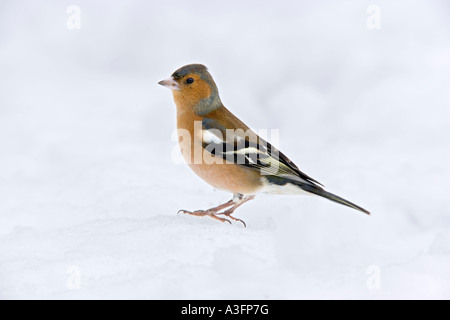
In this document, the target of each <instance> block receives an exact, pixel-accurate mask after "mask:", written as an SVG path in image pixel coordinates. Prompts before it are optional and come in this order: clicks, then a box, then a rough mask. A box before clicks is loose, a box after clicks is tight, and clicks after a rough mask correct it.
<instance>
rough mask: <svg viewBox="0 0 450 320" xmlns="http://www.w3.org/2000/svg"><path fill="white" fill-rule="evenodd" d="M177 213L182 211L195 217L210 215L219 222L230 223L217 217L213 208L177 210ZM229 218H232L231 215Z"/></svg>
mask: <svg viewBox="0 0 450 320" xmlns="http://www.w3.org/2000/svg"><path fill="white" fill-rule="evenodd" d="M178 213H184V214H190V215H192V216H197V217H205V216H208V217H211V218H213V219H216V220H219V221H220V222H228V223H229V224H231V221H230V220H228V219H225V218H221V217H218V216H217V214H219V213H217V211H214V210H195V211H187V210H179V211H178ZM230 218H231V219H234V218H233V217H230Z"/></svg>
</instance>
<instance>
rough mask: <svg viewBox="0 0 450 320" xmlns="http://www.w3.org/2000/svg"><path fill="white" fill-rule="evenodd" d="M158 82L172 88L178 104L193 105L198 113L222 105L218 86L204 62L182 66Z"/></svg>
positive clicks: (202, 113) (203, 112) (200, 113)
mask: <svg viewBox="0 0 450 320" xmlns="http://www.w3.org/2000/svg"><path fill="white" fill-rule="evenodd" d="M158 84H160V85H162V86H164V87H166V88H169V89H171V90H172V93H173V97H174V99H175V103H176V104H177V105H179V104H181V105H183V106H188V107H191V108H193V109H194V112H195V113H197V114H198V115H204V114H206V113H208V112H211V111H213V110H215V109H217V108H219V107H220V106H221V105H222V102H221V101H220V97H219V91H218V90H217V86H216V84H215V82H214V80H213V78H212V76H211V74H210V73H209V72H208V69H207V68H206V67H205V66H204V65H202V64H189V65H186V66H184V67H181V68H180V69H178V70H176V71H175V72H174V73H172V76H171V77H170V78H169V79H166V80H162V81H160V82H158Z"/></svg>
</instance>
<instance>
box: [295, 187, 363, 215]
mask: <svg viewBox="0 0 450 320" xmlns="http://www.w3.org/2000/svg"><path fill="white" fill-rule="evenodd" d="M297 185H298V186H299V187H300V188H302V189H303V190H305V191H306V192H309V193H313V194H315V195H318V196H321V197H324V198H326V199H328V200H331V201H334V202H337V203H340V204H342V205H344V206H347V207H350V208H353V209H356V210H359V211H361V212H364V213H365V214H368V215H370V212H369V211H367V210H366V209H363V208H361V207H360V206H357V205H356V204H354V203H352V202H350V201H348V200H345V199H343V198H341V197H339V196H337V195H335V194H332V193H331V192H328V191H325V190H324V189H322V188H320V187H316V186H313V185H309V184H301V185H299V184H297Z"/></svg>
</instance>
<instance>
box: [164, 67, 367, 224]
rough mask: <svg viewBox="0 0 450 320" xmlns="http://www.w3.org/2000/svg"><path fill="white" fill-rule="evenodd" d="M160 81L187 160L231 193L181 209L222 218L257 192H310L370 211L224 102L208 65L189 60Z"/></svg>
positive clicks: (226, 219) (229, 216)
mask: <svg viewBox="0 0 450 320" xmlns="http://www.w3.org/2000/svg"><path fill="white" fill-rule="evenodd" d="M158 84H160V85H162V86H164V87H166V88H169V89H170V90H171V91H172V95H173V99H174V102H175V105H176V114H177V130H178V131H177V132H178V143H179V147H180V151H181V154H182V156H183V158H184V160H185V162H186V163H187V164H188V166H189V167H190V168H191V169H192V170H193V171H194V173H195V174H197V175H198V176H199V177H200V178H202V179H203V180H204V181H205V182H207V183H208V184H210V185H211V186H213V187H214V188H216V189H220V190H224V191H228V192H230V193H232V194H233V198H232V199H231V200H229V201H228V202H225V203H223V204H221V205H218V206H216V207H213V208H209V209H206V210H195V211H188V210H179V211H178V213H183V214H189V215H193V216H201V217H204V216H208V217H211V218H213V219H216V220H218V221H221V222H228V223H230V224H231V221H230V220H232V221H239V222H241V223H242V224H243V225H244V227H245V226H246V223H245V221H244V220H242V219H239V218H236V217H235V216H234V215H233V214H234V212H235V210H236V209H237V208H239V207H240V206H241V205H243V204H244V203H246V202H248V201H250V200H253V199H254V198H255V196H256V194H259V193H270V194H305V193H306V194H312V195H316V196H320V197H323V198H326V199H328V200H331V201H333V202H336V203H339V204H342V205H345V206H347V207H350V208H353V209H356V210H358V211H361V212H363V213H365V214H367V215H370V212H369V211H367V210H366V209H363V208H362V207H360V206H358V205H356V204H354V203H352V202H350V201H348V200H345V199H344V198H341V197H339V196H337V195H335V194H333V193H330V192H328V191H326V190H325V189H324V186H323V185H322V184H321V183H320V182H318V181H317V180H315V179H313V178H311V177H310V176H308V175H307V174H305V173H303V172H302V171H300V169H299V168H298V167H297V166H296V165H295V164H294V162H292V161H291V160H290V159H289V158H288V157H287V156H285V155H284V154H283V153H282V152H281V151H279V150H278V149H277V148H275V147H274V146H272V145H271V144H270V143H269V142H267V141H266V140H264V139H262V138H261V137H260V136H258V135H257V134H256V133H255V132H254V131H253V130H251V129H250V128H249V127H248V126H247V125H246V124H245V123H244V122H242V121H241V120H240V119H238V118H237V117H236V116H235V115H234V114H233V113H231V112H230V111H229V110H228V109H227V108H226V107H225V106H224V105H223V103H222V101H221V99H220V96H219V90H218V88H217V85H216V83H215V82H214V80H213V78H212V76H211V74H210V72H209V71H208V69H207V68H206V67H205V66H204V65H202V64H188V65H185V66H183V67H181V68H179V69H177V70H176V71H175V72H173V73H172V75H171V76H170V77H169V78H168V79H166V80H162V81H160V82H158Z"/></svg>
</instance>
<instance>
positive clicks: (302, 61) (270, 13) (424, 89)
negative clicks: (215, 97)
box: [0, 0, 450, 299]
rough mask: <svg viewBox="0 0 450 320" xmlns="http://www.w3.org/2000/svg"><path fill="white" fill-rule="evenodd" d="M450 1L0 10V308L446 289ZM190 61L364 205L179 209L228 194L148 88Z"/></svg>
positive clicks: (292, 200)
mask: <svg viewBox="0 0 450 320" xmlns="http://www.w3.org/2000/svg"><path fill="white" fill-rule="evenodd" d="M69 5H78V6H79V8H80V9H81V29H79V30H69V29H68V28H67V25H66V23H67V19H68V18H69V16H70V15H69V14H67V12H66V10H67V7H68V6H69ZM370 5H376V6H378V8H379V9H380V12H381V25H380V26H381V29H379V30H370V29H368V27H367V25H366V22H367V19H368V18H369V16H370V14H368V13H367V8H368V7H369V6H370ZM449 10H450V6H449V4H448V1H412V0H411V1H391V0H390V1H387V0H386V1H380V0H373V1H343V0H339V1H336V0H329V1H320V2H317V3H316V2H315V1H254V2H245V3H244V2H242V1H226V2H223V3H222V4H219V3H213V2H211V1H197V0H191V1H73V2H72V1H71V2H69V1H56V0H55V1H50V0H46V1H12V0H3V1H1V2H0V299H15V298H52V299H66V298H98V299H104V298H139V299H146V298H148V299H180V298H187V299H191V298H192V299H231V298H232V299H241V298H245V299H266V298H268V299H298V298H351V299H379V298H387V299H393V298H447V299H448V298H450V286H449V283H450V274H449V269H450V216H449V205H450V203H449V191H450V187H449V181H450V179H449V178H450V174H449V166H448V163H450V161H449V160H450V157H449V145H450V144H449V139H450V134H449V133H450V132H449V131H450V129H449V128H450V127H449V125H450V123H449V122H450V116H449V104H450V97H449V92H450V79H449V78H450V22H449V20H448V13H449ZM189 63H203V64H205V65H206V66H208V68H209V69H210V71H211V73H212V75H213V77H214V78H215V80H216V82H217V84H218V87H219V90H220V94H221V98H222V101H223V102H224V104H225V105H226V106H227V107H228V108H229V109H230V110H231V111H232V112H233V113H235V114H236V115H238V116H239V117H240V118H241V119H242V120H243V121H244V122H246V123H247V124H248V125H249V126H250V127H252V128H253V129H255V130H258V129H272V128H274V129H280V141H279V147H280V149H281V150H283V152H284V153H286V154H287V155H288V156H289V157H290V158H291V159H292V160H293V161H294V162H295V163H297V165H298V166H299V167H300V168H301V169H302V170H303V171H305V172H306V173H307V174H309V175H311V176H312V177H313V178H315V179H317V180H319V181H320V182H322V183H324V184H325V186H326V187H327V189H328V190H330V191H331V192H334V193H337V194H338V195H341V196H343V197H345V198H348V199H349V200H351V201H354V202H355V203H357V204H359V205H361V206H363V207H365V208H367V209H369V210H370V211H371V212H372V213H373V215H372V216H371V217H368V216H365V215H364V214H362V213H359V212H357V211H354V210H352V209H349V208H346V207H343V206H339V205H337V204H335V203H332V202H329V201H326V200H323V199H320V198H317V197H304V196H303V197H302V196H269V195H260V196H258V197H257V198H256V200H254V201H252V202H249V203H248V204H246V205H244V206H243V207H242V208H240V209H239V210H238V211H237V215H236V216H238V217H240V218H243V219H244V220H245V221H246V222H247V225H248V227H247V228H246V229H244V228H243V227H242V225H241V224H239V223H235V224H233V225H231V226H230V225H228V224H221V223H220V222H218V221H215V220H213V219H209V218H197V217H192V216H183V215H176V212H177V211H178V209H188V210H194V209H205V208H208V207H211V206H215V205H217V204H220V203H222V202H225V201H227V200H229V198H230V195H229V194H226V193H224V192H221V191H215V190H213V189H212V188H211V187H210V186H209V185H207V184H206V183H204V182H203V181H202V180H200V179H199V178H197V177H196V176H195V175H194V174H193V173H192V172H191V171H190V170H189V169H188V167H187V166H185V165H184V164H175V163H174V162H173V161H172V158H173V154H176V144H175V142H174V141H173V140H172V139H171V137H172V132H173V130H174V128H175V107H174V103H173V101H172V97H171V94H170V92H169V91H168V90H167V89H165V88H163V87H161V86H158V85H157V82H158V81H159V80H162V79H164V78H167V77H168V76H169V75H170V74H171V73H172V72H173V71H174V70H175V69H177V68H179V67H181V66H183V65H185V64H189ZM269 140H270V137H269Z"/></svg>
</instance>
